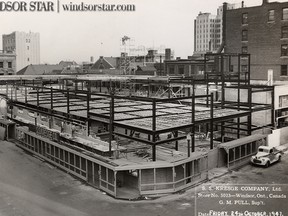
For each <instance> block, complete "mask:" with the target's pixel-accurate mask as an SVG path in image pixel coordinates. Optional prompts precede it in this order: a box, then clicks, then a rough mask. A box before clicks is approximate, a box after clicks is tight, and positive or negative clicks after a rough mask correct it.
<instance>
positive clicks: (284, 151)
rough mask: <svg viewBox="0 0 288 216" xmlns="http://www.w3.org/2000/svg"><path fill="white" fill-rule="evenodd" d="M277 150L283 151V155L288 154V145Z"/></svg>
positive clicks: (278, 147)
mask: <svg viewBox="0 0 288 216" xmlns="http://www.w3.org/2000/svg"><path fill="white" fill-rule="evenodd" d="M276 149H277V150H279V151H282V152H283V153H285V154H287V153H288V152H287V151H288V143H286V144H283V145H280V146H277V147H276Z"/></svg>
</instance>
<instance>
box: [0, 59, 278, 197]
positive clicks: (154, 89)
mask: <svg viewBox="0 0 288 216" xmlns="http://www.w3.org/2000/svg"><path fill="white" fill-rule="evenodd" d="M208 63H209V64H208ZM203 65H204V73H203V74H201V75H199V74H198V75H193V76H191V77H177V76H175V77H169V76H132V75H130V76H129V75H122V76H107V75H98V76H97V75H77V76H75V75H65V76H53V77H52V76H42V77H37V78H36V77H33V76H26V77H25V76H23V77H19V76H18V77H17V78H16V77H12V78H9V79H7V78H6V79H5V80H4V79H3V80H1V96H2V98H3V99H5V101H6V104H7V106H6V107H7V113H6V114H5V115H3V116H2V117H3V119H2V120H1V122H0V123H1V127H0V128H1V131H0V132H1V136H2V138H3V139H7V140H12V141H13V142H15V144H16V145H17V146H19V147H20V148H22V149H24V150H25V151H27V152H30V153H32V154H34V155H37V156H38V157H40V158H42V159H43V160H45V161H47V162H49V163H51V164H53V165H55V166H56V167H58V168H60V169H62V170H64V171H66V172H68V173H70V174H71V175H73V176H75V177H77V178H79V179H82V180H83V181H85V182H87V183H88V184H89V185H91V186H93V187H96V188H98V189H100V190H102V191H105V192H106V193H108V194H109V195H111V196H113V197H115V198H123V199H138V198H141V197H144V196H156V195H159V194H169V193H175V192H179V191H182V190H185V189H187V188H190V187H193V186H195V185H198V184H199V183H202V182H205V181H207V180H208V171H209V170H211V169H214V168H226V169H227V170H229V169H234V168H237V167H240V166H243V165H245V164H247V163H248V161H249V159H250V157H251V155H253V154H255V153H256V151H257V148H258V146H259V145H268V144H269V143H268V141H269V138H268V137H269V135H271V134H272V132H273V129H275V128H276V125H275V122H276V120H275V107H274V100H275V99H274V97H275V92H274V91H275V86H269V85H259V84H258V85H256V84H253V83H251V81H250V67H249V65H250V55H249V54H206V55H205V57H204V61H203ZM243 65H245V68H244V66H243ZM247 65H248V67H246V66H247Z"/></svg>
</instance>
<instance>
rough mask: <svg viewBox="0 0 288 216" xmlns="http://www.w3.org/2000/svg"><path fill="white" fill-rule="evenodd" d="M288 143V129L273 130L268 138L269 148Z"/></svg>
mask: <svg viewBox="0 0 288 216" xmlns="http://www.w3.org/2000/svg"><path fill="white" fill-rule="evenodd" d="M287 143H288V127H284V128H281V129H277V130H273V133H272V134H269V135H268V137H267V144H268V146H273V147H275V146H279V145H283V144H287Z"/></svg>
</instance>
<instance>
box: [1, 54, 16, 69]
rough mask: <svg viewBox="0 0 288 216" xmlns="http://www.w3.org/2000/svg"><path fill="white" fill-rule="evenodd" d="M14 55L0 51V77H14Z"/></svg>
mask: <svg viewBox="0 0 288 216" xmlns="http://www.w3.org/2000/svg"><path fill="white" fill-rule="evenodd" d="M15 66H16V55H15V53H13V52H5V51H3V50H0V75H14V74H15Z"/></svg>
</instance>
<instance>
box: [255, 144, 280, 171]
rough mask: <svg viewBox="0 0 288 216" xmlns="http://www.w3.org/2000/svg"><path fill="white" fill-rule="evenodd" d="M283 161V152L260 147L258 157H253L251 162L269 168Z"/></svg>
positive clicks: (273, 148)
mask: <svg viewBox="0 0 288 216" xmlns="http://www.w3.org/2000/svg"><path fill="white" fill-rule="evenodd" d="M280 160H281V151H279V150H277V149H276V148H275V147H269V146H259V148H258V152H257V154H256V155H254V156H252V157H251V162H252V163H253V164H256V165H262V166H265V167H269V166H270V165H271V164H272V163H275V162H277V161H280Z"/></svg>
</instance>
